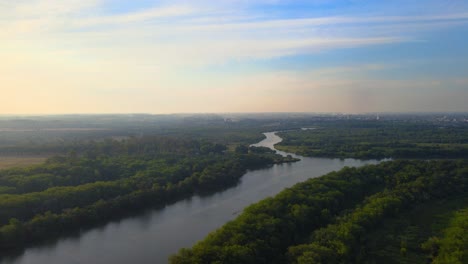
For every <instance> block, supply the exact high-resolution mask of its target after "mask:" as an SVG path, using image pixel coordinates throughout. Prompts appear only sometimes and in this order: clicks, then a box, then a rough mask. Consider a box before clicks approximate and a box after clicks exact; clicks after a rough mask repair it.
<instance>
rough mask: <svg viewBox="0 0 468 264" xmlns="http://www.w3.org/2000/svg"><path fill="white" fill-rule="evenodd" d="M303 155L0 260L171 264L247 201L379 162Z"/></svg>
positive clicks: (269, 141) (272, 138) (268, 142)
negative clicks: (203, 193)
mask: <svg viewBox="0 0 468 264" xmlns="http://www.w3.org/2000/svg"><path fill="white" fill-rule="evenodd" d="M265 135H266V136H267V138H266V139H265V140H263V141H261V142H259V143H258V144H255V146H265V147H270V148H273V146H274V144H276V143H278V142H280V141H281V138H280V137H278V136H276V135H275V134H274V133H273V132H272V133H266V134H265ZM279 153H281V154H283V155H285V154H287V153H284V152H279ZM292 156H295V157H299V156H296V155H292ZM299 158H301V159H302V160H301V161H299V162H296V163H293V164H281V165H275V166H273V167H271V168H267V169H261V170H255V171H249V172H248V173H247V174H245V175H244V176H243V177H242V179H241V181H240V183H239V184H238V185H237V186H235V187H233V188H230V189H228V190H225V191H222V192H218V193H215V194H213V195H210V196H206V197H199V196H194V197H192V198H190V199H187V200H183V201H180V202H177V203H175V204H172V205H169V206H166V207H165V208H163V209H159V210H154V211H151V212H148V213H146V214H143V215H140V216H138V217H134V218H127V219H124V220H121V221H119V222H112V223H108V224H106V225H105V226H103V227H100V228H95V229H91V230H88V231H85V232H83V233H81V234H80V235H79V236H77V237H73V238H63V239H60V240H59V241H57V242H56V243H54V244H50V245H43V246H38V247H33V248H29V249H26V250H25V251H24V252H23V253H22V254H21V255H20V256H18V257H16V258H11V259H5V260H3V261H2V262H0V264H7V263H8V264H10V263H14V264H73V263H83V264H103V263H104V264H106V263H112V264H120V263H122V264H123V263H142V264H145V263H152V264H153V263H167V258H168V257H169V256H170V255H171V254H173V253H176V252H177V251H178V249H179V248H181V247H190V246H192V245H193V244H194V243H195V242H196V241H198V240H200V239H202V238H204V237H205V236H206V235H207V234H208V233H209V232H211V231H213V230H215V229H216V228H218V227H220V226H222V225H223V224H224V223H226V222H227V221H229V220H232V219H234V218H235V217H236V216H237V215H238V214H239V213H241V212H242V209H243V208H244V207H246V206H248V205H249V204H252V203H254V202H257V201H259V200H261V199H263V198H266V197H268V196H272V195H275V194H277V193H278V192H280V191H281V190H283V189H284V188H286V187H290V186H292V185H294V184H295V183H298V182H301V181H304V180H306V179H308V178H312V177H318V176H321V175H323V174H325V173H328V172H330V171H333V170H339V169H341V168H342V167H344V166H362V165H364V164H374V163H377V162H376V161H359V160H354V159H345V160H340V159H325V158H305V157H299Z"/></svg>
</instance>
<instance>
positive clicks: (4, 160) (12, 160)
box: [0, 156, 48, 169]
mask: <svg viewBox="0 0 468 264" xmlns="http://www.w3.org/2000/svg"><path fill="white" fill-rule="evenodd" d="M47 158H48V156H0V169H8V168H13V167H26V166H30V165H35V164H40V163H43V162H44V161H45V160H46V159H47Z"/></svg>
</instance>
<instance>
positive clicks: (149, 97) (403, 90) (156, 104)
mask: <svg viewBox="0 0 468 264" xmlns="http://www.w3.org/2000/svg"><path fill="white" fill-rule="evenodd" d="M467 46H468V2H467V1H463V0H445V1H443V0H414V1H406V0H389V1H364V0H346V1H344V0H341V1H339V0H312V1H302V0H299V1H288V0H275V1H272V0H259V1H245V0H220V1H207V0H199V1H186V0H172V1H167V0H159V1H156V0H139V1H123V0H65V1H54V0H18V1H7V0H0V58H1V59H2V63H1V64H0V73H1V74H0V92H1V96H0V114H57V113H135V112H139V113H142V112H144V113H187V112H195V113H199V112H405V111H411V112H445V111H446V112H452V111H458V112H464V111H468V104H467V103H466V102H467V101H468V49H467V48H466V47H467Z"/></svg>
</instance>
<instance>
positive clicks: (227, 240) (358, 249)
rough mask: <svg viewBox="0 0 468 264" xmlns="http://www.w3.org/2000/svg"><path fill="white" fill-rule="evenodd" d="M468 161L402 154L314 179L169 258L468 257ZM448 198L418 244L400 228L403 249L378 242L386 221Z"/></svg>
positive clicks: (290, 260) (192, 260)
mask: <svg viewBox="0 0 468 264" xmlns="http://www.w3.org/2000/svg"><path fill="white" fill-rule="evenodd" d="M467 165H468V163H467V161H466V160H451V161H423V160H418V161H416V160H412V161H403V160H399V161H388V162H383V163H381V164H379V165H368V166H364V167H361V168H345V169H343V170H341V171H338V172H332V173H330V174H327V175H325V176H322V177H320V178H314V179H309V180H307V181H305V182H303V183H299V184H297V185H295V186H293V187H292V188H289V189H286V190H284V191H282V192H281V193H280V194H278V195H277V196H275V197H272V198H267V199H265V200H262V201H260V202H258V203H256V204H253V205H251V206H249V207H248V208H246V209H245V210H244V212H243V213H242V215H240V216H239V217H238V218H236V219H235V220H233V221H231V222H229V223H227V224H225V225H224V226H223V227H222V228H220V229H218V230H216V231H214V232H212V233H211V234H209V235H208V236H207V237H206V238H205V239H204V240H202V241H200V242H198V243H197V244H196V245H195V246H193V248H191V249H181V250H180V252H179V253H178V254H177V255H174V256H172V257H171V259H170V262H171V263H174V264H176V263H177V264H180V263H301V264H302V263H427V262H432V263H467V260H468V247H467V236H466V235H464V234H466V232H464V231H466V228H467V224H468V222H467V221H468V218H467V214H466V210H467V209H468V208H467V207H466V205H467V203H466V201H467V200H468V197H467V190H468V166H467ZM446 200H450V201H452V206H451V207H450V211H448V212H445V215H444V217H445V218H446V219H447V223H446V225H444V227H443V228H439V229H437V228H433V229H430V228H429V229H430V230H426V231H428V232H420V233H418V234H417V241H418V243H417V246H416V247H410V246H409V245H408V244H407V242H406V241H405V239H404V236H403V234H398V233H396V235H397V236H401V238H399V239H397V240H400V241H399V245H398V246H399V248H398V251H397V252H392V251H390V252H385V251H378V252H376V251H375V248H373V247H372V245H371V242H372V241H375V240H376V239H378V237H381V236H382V235H383V234H377V233H376V231H378V230H381V229H382V225H383V223H384V222H386V221H388V220H392V219H394V218H398V216H400V215H403V214H407V213H408V212H411V211H412V210H413V209H415V208H418V207H420V206H428V205H430V206H431V207H432V205H433V204H436V203H440V202H441V201H446ZM453 201H455V202H453ZM426 217H428V219H426V221H429V220H431V219H435V218H437V217H438V215H437V214H436V215H429V216H426ZM413 224H415V223H413ZM419 224H421V223H416V225H415V226H418V225H419ZM388 230H391V229H388ZM388 230H387V231H388ZM384 231H385V229H384ZM386 235H392V233H389V234H386ZM393 235H395V234H393ZM377 236H378V237H377ZM407 255H412V256H413V257H414V258H415V259H416V261H412V260H414V259H407V258H404V256H407ZM402 257H403V258H402ZM402 259H403V260H404V261H401V260H402ZM376 260H384V261H376Z"/></svg>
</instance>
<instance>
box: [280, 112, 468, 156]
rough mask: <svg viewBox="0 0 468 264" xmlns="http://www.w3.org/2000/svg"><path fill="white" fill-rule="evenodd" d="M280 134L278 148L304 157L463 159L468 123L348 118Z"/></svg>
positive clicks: (465, 153)
mask: <svg viewBox="0 0 468 264" xmlns="http://www.w3.org/2000/svg"><path fill="white" fill-rule="evenodd" d="M315 128H316V129H313V130H300V131H287V132H282V133H280V135H281V137H282V138H283V141H282V142H281V143H280V144H278V145H277V148H278V149H280V150H283V151H288V152H294V153H297V154H300V155H303V156H314V157H339V158H359V159H375V158H377V159H381V158H466V157H468V123H466V122H465V123H457V124H451V123H449V124H446V123H440V122H437V123H434V122H429V121H421V120H418V121H408V120H404V121H400V120H397V121H395V120H392V121H376V120H370V121H369V120H368V121H361V120H350V121H341V122H334V121H333V122H317V123H316V126H315Z"/></svg>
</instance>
